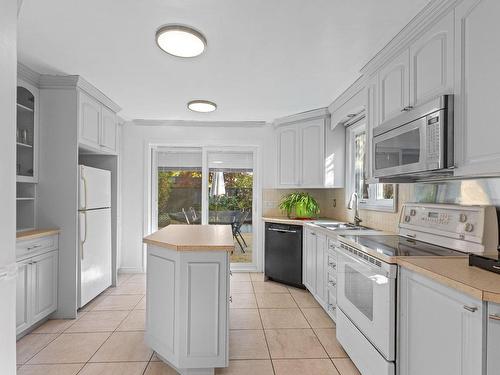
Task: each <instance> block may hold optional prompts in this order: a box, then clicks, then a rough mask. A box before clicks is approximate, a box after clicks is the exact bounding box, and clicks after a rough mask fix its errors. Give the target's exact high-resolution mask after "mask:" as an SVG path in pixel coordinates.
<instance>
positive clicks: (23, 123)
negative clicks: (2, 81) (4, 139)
mask: <svg viewBox="0 0 500 375" xmlns="http://www.w3.org/2000/svg"><path fill="white" fill-rule="evenodd" d="M39 99H40V96H39V90H38V88H36V87H35V86H33V85H31V84H29V83H28V82H26V81H24V80H22V79H18V81H17V101H16V113H17V117H16V152H17V155H16V156H17V157H16V174H17V182H33V183H36V182H38V133H39V118H38V117H39V108H40V104H39Z"/></svg>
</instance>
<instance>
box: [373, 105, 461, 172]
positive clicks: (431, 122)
mask: <svg viewBox="0 0 500 375" xmlns="http://www.w3.org/2000/svg"><path fill="white" fill-rule="evenodd" d="M453 143H454V139H453V96H452V95H444V96H440V97H438V98H436V99H433V100H431V101H429V102H427V103H425V104H422V105H421V106H419V107H417V108H414V109H411V110H407V109H406V111H405V112H403V113H402V114H400V115H398V116H396V117H395V118H393V119H391V120H388V121H386V122H385V123H383V124H381V125H380V126H378V127H376V128H375V129H374V130H373V141H372V157H373V159H372V161H373V175H374V177H376V178H379V179H380V181H382V182H384V181H390V180H391V179H392V180H393V181H394V182H398V181H397V180H398V179H399V181H400V182H404V181H412V180H418V179H423V178H431V177H435V176H438V175H440V176H442V175H443V174H446V173H448V174H449V173H451V169H452V168H453V166H454V157H453Z"/></svg>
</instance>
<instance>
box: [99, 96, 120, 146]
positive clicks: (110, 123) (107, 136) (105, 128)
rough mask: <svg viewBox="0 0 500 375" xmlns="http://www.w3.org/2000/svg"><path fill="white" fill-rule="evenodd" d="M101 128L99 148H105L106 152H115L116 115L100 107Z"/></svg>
mask: <svg viewBox="0 0 500 375" xmlns="http://www.w3.org/2000/svg"><path fill="white" fill-rule="evenodd" d="M101 125H102V128H101V141H100V145H101V147H103V148H105V149H106V151H110V152H113V153H114V152H116V146H117V144H116V143H117V142H116V135H117V125H116V115H115V113H114V112H113V111H111V110H110V109H109V108H107V107H105V106H103V107H102V124H101Z"/></svg>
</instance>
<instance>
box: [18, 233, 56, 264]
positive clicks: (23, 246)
mask: <svg viewBox="0 0 500 375" xmlns="http://www.w3.org/2000/svg"><path fill="white" fill-rule="evenodd" d="M58 238H59V236H58V235H57V234H55V235H52V236H47V237H40V238H34V239H31V240H20V241H18V242H17V243H16V258H17V260H20V259H23V258H26V257H31V256H34V255H39V254H43V253H45V252H47V251H52V250H56V249H57V248H58Z"/></svg>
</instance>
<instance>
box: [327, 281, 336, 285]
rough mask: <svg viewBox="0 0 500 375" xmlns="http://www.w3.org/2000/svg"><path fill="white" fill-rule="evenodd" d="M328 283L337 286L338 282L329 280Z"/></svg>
mask: <svg viewBox="0 0 500 375" xmlns="http://www.w3.org/2000/svg"><path fill="white" fill-rule="evenodd" d="M328 285H330V286H336V285H337V283H334V282H333V281H329V282H328Z"/></svg>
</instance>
